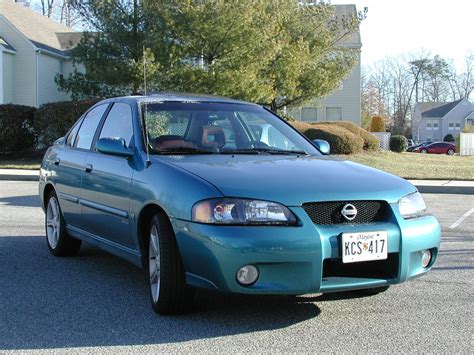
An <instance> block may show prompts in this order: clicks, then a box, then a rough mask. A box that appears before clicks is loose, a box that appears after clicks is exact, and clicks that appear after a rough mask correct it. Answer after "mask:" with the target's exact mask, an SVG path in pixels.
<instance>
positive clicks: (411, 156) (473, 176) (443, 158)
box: [339, 151, 474, 180]
mask: <svg viewBox="0 0 474 355" xmlns="http://www.w3.org/2000/svg"><path fill="white" fill-rule="evenodd" d="M339 157H340V158H342V159H345V160H351V161H354V162H356V163H360V164H364V165H368V166H371V167H374V168H377V169H380V170H384V171H387V172H389V173H392V174H395V175H398V176H401V177H404V178H406V179H428V180H474V156H468V157H466V156H463V157H460V156H448V155H441V154H420V153H393V152H386V151H379V152H373V153H362V154H354V155H339Z"/></svg>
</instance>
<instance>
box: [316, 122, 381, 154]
mask: <svg viewBox="0 0 474 355" xmlns="http://www.w3.org/2000/svg"><path fill="white" fill-rule="evenodd" d="M317 124H331V125H337V126H341V127H344V128H345V129H347V130H348V131H350V132H352V133H354V134H355V135H356V136H359V137H361V138H362V139H363V140H364V146H363V148H364V150H368V151H376V150H378V149H379V146H380V141H379V139H378V138H377V137H376V136H374V135H373V134H371V133H369V132H367V131H366V130H365V129H363V128H361V127H359V126H357V125H356V124H355V123H354V122H350V121H329V122H320V123H317Z"/></svg>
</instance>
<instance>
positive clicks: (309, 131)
mask: <svg viewBox="0 0 474 355" xmlns="http://www.w3.org/2000/svg"><path fill="white" fill-rule="evenodd" d="M291 125H292V126H293V127H295V128H296V129H297V130H299V131H300V132H301V133H303V134H304V135H305V136H306V137H308V138H309V139H311V140H314V139H324V140H326V141H328V143H329V144H330V146H331V153H333V154H354V153H360V152H361V151H362V146H363V144H364V141H363V139H362V138H361V137H359V136H356V135H355V134H353V133H352V132H350V131H348V130H347V129H345V128H343V127H339V126H336V125H327V124H312V125H311V124H307V123H304V122H299V121H296V122H291Z"/></svg>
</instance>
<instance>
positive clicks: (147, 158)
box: [143, 46, 151, 168]
mask: <svg viewBox="0 0 474 355" xmlns="http://www.w3.org/2000/svg"><path fill="white" fill-rule="evenodd" d="M143 89H144V91H145V97H146V57H145V46H143ZM144 106H145V107H144V108H145V110H144V113H143V116H144V117H143V119H144V126H145V127H144V128H145V130H144V133H145V145H146V148H145V149H146V167H147V168H148V167H149V166H150V165H151V160H150V139H149V137H148V132H147V131H146V116H147V111H148V110H147V102H146V99H145V103H144Z"/></svg>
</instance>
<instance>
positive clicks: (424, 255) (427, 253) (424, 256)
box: [421, 250, 431, 267]
mask: <svg viewBox="0 0 474 355" xmlns="http://www.w3.org/2000/svg"><path fill="white" fill-rule="evenodd" d="M430 262H431V250H423V251H422V252H421V266H422V267H427V266H428V265H429V264H430Z"/></svg>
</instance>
